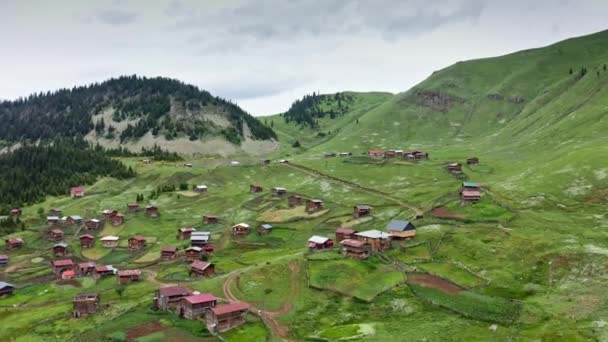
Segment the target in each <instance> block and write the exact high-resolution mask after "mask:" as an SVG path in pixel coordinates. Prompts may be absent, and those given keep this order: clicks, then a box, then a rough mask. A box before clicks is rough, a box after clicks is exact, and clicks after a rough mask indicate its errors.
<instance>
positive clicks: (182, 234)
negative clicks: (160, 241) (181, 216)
mask: <svg viewBox="0 0 608 342" xmlns="http://www.w3.org/2000/svg"><path fill="white" fill-rule="evenodd" d="M195 230H196V229H194V228H192V227H182V228H179V229H178V230H177V238H178V239H179V240H187V239H189V238H190V235H192V232H193V231H195Z"/></svg>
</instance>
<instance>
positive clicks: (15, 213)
mask: <svg viewBox="0 0 608 342" xmlns="http://www.w3.org/2000/svg"><path fill="white" fill-rule="evenodd" d="M22 213H23V212H22V211H21V209H19V208H13V209H11V216H15V217H19V216H21V214H22Z"/></svg>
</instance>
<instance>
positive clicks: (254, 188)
mask: <svg viewBox="0 0 608 342" xmlns="http://www.w3.org/2000/svg"><path fill="white" fill-rule="evenodd" d="M262 191H264V188H263V187H262V186H261V185H259V184H251V185H249V192H254V193H255V192H262Z"/></svg>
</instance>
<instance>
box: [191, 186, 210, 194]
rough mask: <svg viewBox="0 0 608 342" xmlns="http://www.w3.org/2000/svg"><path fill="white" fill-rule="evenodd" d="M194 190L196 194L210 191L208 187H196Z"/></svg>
mask: <svg viewBox="0 0 608 342" xmlns="http://www.w3.org/2000/svg"><path fill="white" fill-rule="evenodd" d="M192 190H193V191H194V192H198V193H206V192H207V190H208V187H207V186H206V185H195V186H194V187H193V188H192Z"/></svg>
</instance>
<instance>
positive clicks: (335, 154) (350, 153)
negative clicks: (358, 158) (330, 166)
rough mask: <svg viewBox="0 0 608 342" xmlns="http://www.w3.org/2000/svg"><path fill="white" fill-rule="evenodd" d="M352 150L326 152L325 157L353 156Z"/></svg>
mask: <svg viewBox="0 0 608 342" xmlns="http://www.w3.org/2000/svg"><path fill="white" fill-rule="evenodd" d="M352 155H353V154H352V152H340V153H325V155H324V157H325V158H334V157H350V156H352Z"/></svg>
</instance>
